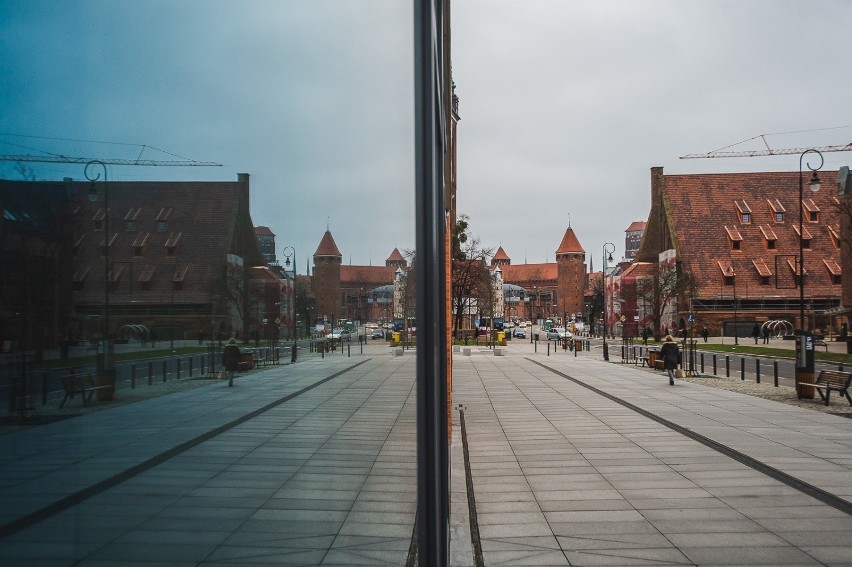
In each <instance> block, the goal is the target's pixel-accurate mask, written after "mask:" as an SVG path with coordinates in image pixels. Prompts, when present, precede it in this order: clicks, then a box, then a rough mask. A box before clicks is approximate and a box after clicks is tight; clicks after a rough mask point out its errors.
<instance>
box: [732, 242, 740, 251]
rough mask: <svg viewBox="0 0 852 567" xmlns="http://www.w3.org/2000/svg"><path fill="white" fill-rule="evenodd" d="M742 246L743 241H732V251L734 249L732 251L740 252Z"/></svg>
mask: <svg viewBox="0 0 852 567" xmlns="http://www.w3.org/2000/svg"><path fill="white" fill-rule="evenodd" d="M740 244H742V242H741V241H739V240H732V241H731V249H732V250H739V249H740Z"/></svg>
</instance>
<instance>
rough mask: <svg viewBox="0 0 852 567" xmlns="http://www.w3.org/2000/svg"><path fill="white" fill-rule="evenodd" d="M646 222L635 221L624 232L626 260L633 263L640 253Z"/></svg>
mask: <svg viewBox="0 0 852 567" xmlns="http://www.w3.org/2000/svg"><path fill="white" fill-rule="evenodd" d="M645 224H646V223H645V221H634V222H632V223H630V226H628V227H627V230H625V231H624V259H625V260H627V261H628V262H632V261H633V260H634V259H635V258H636V252H638V251H639V244H641V242H642V235H643V234H645Z"/></svg>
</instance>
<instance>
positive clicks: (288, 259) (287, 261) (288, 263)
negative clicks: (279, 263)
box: [284, 256, 290, 268]
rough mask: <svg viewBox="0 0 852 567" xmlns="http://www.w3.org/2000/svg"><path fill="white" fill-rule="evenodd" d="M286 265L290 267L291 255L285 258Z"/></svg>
mask: <svg viewBox="0 0 852 567" xmlns="http://www.w3.org/2000/svg"><path fill="white" fill-rule="evenodd" d="M284 265H285V266H287V267H288V268H289V267H290V257H289V256H288V257H287V258H286V259H285V260H284Z"/></svg>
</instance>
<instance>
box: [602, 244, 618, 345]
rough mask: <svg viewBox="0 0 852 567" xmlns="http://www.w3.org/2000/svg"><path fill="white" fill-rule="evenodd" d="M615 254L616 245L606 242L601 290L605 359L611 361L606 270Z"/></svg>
mask: <svg viewBox="0 0 852 567" xmlns="http://www.w3.org/2000/svg"><path fill="white" fill-rule="evenodd" d="M613 252H615V244H613V243H612V242H606V243H604V245H603V273H602V274H601V288H602V291H603V358H604V360H609V346H608V345H607V344H606V334H607V333H606V330H607V329H606V269H607V266H608V264H607V261H609V262H612V253H613Z"/></svg>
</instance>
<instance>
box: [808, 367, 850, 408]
mask: <svg viewBox="0 0 852 567" xmlns="http://www.w3.org/2000/svg"><path fill="white" fill-rule="evenodd" d="M850 382H852V372H841V371H840V370H820V371H819V375H818V376H817V379H816V382H814V384H813V387H814V388H815V389H816V391H817V393H818V394H819V397H820V398H822V400H823V401H824V402H825V405H828V399H829V397H830V396H831V391H832V390H835V391H837V392H840V393H841V394H842V395H844V396H846V399H847V400H848V401H849V405H850V406H852V398H850V397H849V384H850ZM802 385H803V386H810V384H802ZM823 390H825V394H823V393H822V392H823Z"/></svg>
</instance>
